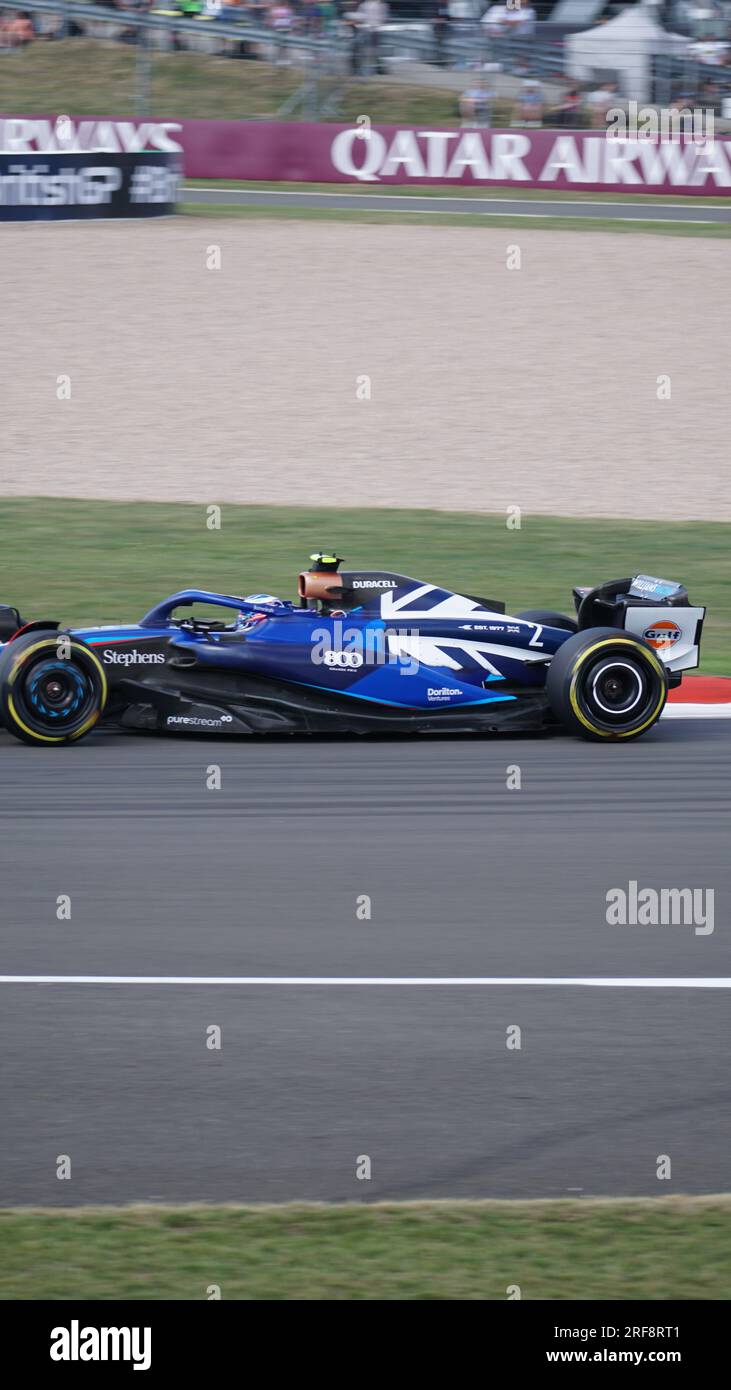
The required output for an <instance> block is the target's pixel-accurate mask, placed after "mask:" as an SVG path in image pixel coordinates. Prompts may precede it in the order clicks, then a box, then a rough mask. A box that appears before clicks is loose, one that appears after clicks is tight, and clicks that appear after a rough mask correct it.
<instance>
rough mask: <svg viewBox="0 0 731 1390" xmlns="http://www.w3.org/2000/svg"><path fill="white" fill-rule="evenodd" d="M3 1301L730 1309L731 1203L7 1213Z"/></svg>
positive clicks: (0, 1234)
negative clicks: (511, 1295)
mask: <svg viewBox="0 0 731 1390" xmlns="http://www.w3.org/2000/svg"><path fill="white" fill-rule="evenodd" d="M0 1244H1V1246H2V1251H3V1258H2V1261H0V1298H5V1299H7V1298H29V1299H111V1298H119V1299H201V1300H204V1299H206V1298H207V1297H209V1296H210V1295H208V1293H207V1290H208V1288H209V1287H210V1285H212V1284H214V1285H218V1286H219V1287H220V1290H221V1297H222V1298H226V1299H290V1300H291V1299H328V1300H334V1299H499V1300H503V1301H504V1300H505V1299H506V1298H507V1289H508V1287H509V1286H510V1285H515V1284H517V1285H519V1286H520V1290H521V1295H522V1297H523V1299H594V1298H596V1299H633V1298H636V1299H662V1300H665V1299H701V1298H702V1299H728V1298H731V1198H729V1197H698V1198H687V1197H666V1198H653V1199H649V1198H648V1199H634V1200H618V1201H609V1200H581V1201H576V1200H572V1201H545V1202H543V1201H538V1202H457V1201H455V1202H451V1201H448V1202H415V1203H404V1204H397V1203H385V1202H384V1203H378V1204H373V1205H348V1206H330V1207H327V1206H306V1205H291V1206H281V1207H237V1206H228V1207H227V1206H214V1207H203V1206H190V1207H169V1208H164V1207H144V1206H141V1207H127V1208H114V1207H109V1208H98V1207H97V1208H88V1209H84V1208H76V1209H72V1210H69V1211H52V1210H43V1211H39V1210H33V1209H18V1210H7V1209H6V1210H4V1211H0Z"/></svg>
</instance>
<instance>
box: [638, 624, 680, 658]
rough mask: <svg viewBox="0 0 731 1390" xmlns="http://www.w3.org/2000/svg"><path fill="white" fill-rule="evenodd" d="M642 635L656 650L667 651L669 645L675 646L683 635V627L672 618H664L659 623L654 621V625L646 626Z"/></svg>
mask: <svg viewBox="0 0 731 1390" xmlns="http://www.w3.org/2000/svg"><path fill="white" fill-rule="evenodd" d="M642 636H643V637H644V639H645V641H646V642H649V644H650V646H651V647H654V648H655V651H656V652H661V651H666V650H667V649H668V648H669V647H674V646H675V643H676V642H679V641H680V638H681V637H682V636H683V632H682V629H681V628H679V627H678V624H677V623H674V622H673V621H672V619H671V618H663V619H662V621H661V622H659V623H653V624H652V627H647V628H645V631H644V632H643V634H642Z"/></svg>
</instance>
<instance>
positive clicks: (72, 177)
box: [0, 150, 180, 222]
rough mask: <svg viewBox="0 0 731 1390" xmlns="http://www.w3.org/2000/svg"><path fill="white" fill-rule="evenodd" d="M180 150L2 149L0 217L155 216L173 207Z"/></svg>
mask: <svg viewBox="0 0 731 1390" xmlns="http://www.w3.org/2000/svg"><path fill="white" fill-rule="evenodd" d="M179 164H180V155H179V154H172V153H163V152H161V151H160V150H155V151H152V152H146V153H144V154H114V153H110V152H109V151H104V152H101V153H97V152H94V151H92V152H86V151H84V152H79V151H76V152H74V153H68V152H65V153H63V154H55V153H43V154H40V153H33V152H31V153H28V154H0V222H34V221H44V222H49V221H57V220H59V219H60V220H67V219H70V218H73V219H74V220H76V219H79V218H110V217H159V216H163V215H165V214H166V213H172V212H174V211H175V203H176V199H177V189H178V184H179V167H178V166H179Z"/></svg>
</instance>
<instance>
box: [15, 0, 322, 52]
mask: <svg viewBox="0 0 731 1390" xmlns="http://www.w3.org/2000/svg"><path fill="white" fill-rule="evenodd" d="M0 9H6V10H18V9H22V10H29V11H31V12H33V13H36V14H54V15H58V16H59V18H60V19H62V20H64V21H65V22H68V21H69V20H70V19H77V20H78V19H85V20H87V21H93V23H94V24H111V25H113V26H114V27H115V28H117V29H120V28H122V29H138V30H142V31H143V32H147V31H155V30H156V31H158V32H161V31H162V32H165V31H170V30H174V31H175V33H182V34H194V35H196V36H197V37H200V36H201V35H202V34H204V33H208V34H210V35H211V36H212V37H215V38H223V39H234V40H236V41H237V42H239V43H240V42H241V41H242V40H243V39H251V40H252V42H259V43H268V44H272V43H276V44H277V45H280V44H281V45H283V46H284V47H291V48H306V49H309V50H311V51H314V52H322V53H327V52H331V51H332V48H333V43H332V40H331V39H330V38H325V39H319V38H315V37H314V36H313V35H310V34H282V33H280V32H279V31H278V30H277V31H275V30H273V29H270V28H268V27H267V26H265V25H261V24H253V23H252V22H251V20H250V19H241V20H236V21H230V20H226V19H221V18H220V17H219V16H218V15H210V16H206V17H205V18H204V19H203V18H196V19H187V18H186V16H185V15H183V14H181V15H180V16H178V15H167V14H150V13H149V12H148V11H139V10H134V9H131V10H125V9H110V8H108V7H107V6H106V5H84V4H81V3H79V0H0Z"/></svg>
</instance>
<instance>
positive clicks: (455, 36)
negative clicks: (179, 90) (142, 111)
mask: <svg viewBox="0 0 731 1390" xmlns="http://www.w3.org/2000/svg"><path fill="white" fill-rule="evenodd" d="M354 4H355V0H354ZM19 6H20V7H21V8H22V9H24V10H28V11H30V12H32V13H34V14H51V15H56V16H57V17H58V18H59V19H60V20H61V21H62V24H64V25H67V24H68V22H69V21H70V20H76V21H82V22H86V23H87V24H93V25H94V26H95V27H96V26H99V25H108V26H110V27H112V28H115V29H117V30H123V29H136V30H138V31H139V32H140V33H143V34H145V35H151V34H160V35H162V34H165V33H175V34H179V35H186V36H190V37H191V38H195V39H201V38H204V39H209V40H212V41H213V42H214V44H215V42H216V41H217V40H219V39H220V40H230V41H231V42H233V43H241V42H250V43H251V44H253V45H259V46H260V47H261V48H263V49H264V50H270V51H271V50H278V51H280V52H281V51H282V50H287V51H289V52H290V53H291V54H292V57H293V59H295V60H296V57H297V55H298V54H299V55H300V56H301V57H302V58H303V61H304V62H305V63H309V62H311V61H312V60H313V59H316V58H322V59H323V60H326V59H327V58H330V59H332V60H334V61H335V62H336V63H337V62H339V63H341V64H342V66H343V70H345V69H346V68H347V67H348V63H349V59H350V56H351V54H352V50H353V46H354V44H355V46H356V47H357V46H358V41H359V37H360V35H359V33H358V31H357V30H356V31H355V33H354V31H353V29H352V28H351V26H349V25H347V24H346V23H344V22H343V21H340V22H339V23H338V24H337V26H336V27H335V28H334V29H333V30H332V32H330V33H329V34H327V35H324V36H322V37H320V36H316V35H313V34H307V33H284V32H282V31H281V30H275V29H272V28H270V27H269V26H267V25H263V24H257V23H255V22H254V21H252V20H251V19H250V18H249V17H247V16H243V15H242V16H241V18H236V19H231V18H228V17H227V16H226V15H225V13H223V14H221V13H219V14H213V13H211V14H207V15H206V16H205V17H203V16H201V17H196V18H192V19H191V18H188V17H186V16H185V15H183V14H180V15H172V14H151V13H149V12H148V11H144V12H141V11H138V10H135V9H129V10H126V9H112V8H109V7H108V6H105V5H95V4H84V3H82V2H81V0H0V9H12V10H17V9H18V8H19ZM224 9H225V7H224ZM361 35H362V31H361ZM360 58H361V61H360V64H359V68H358V70H357V71H353V70H351V75H352V76H354V77H356V76H357V77H368V76H374V75H376V69H378V70H379V71H380V73H381V75H382V74H383V69H384V67H385V68H387V70H388V71H389V73H390V74H391V75H394V76H397V75H398V66H399V65H400V64H401V63H403V62H407V61H411V62H415V63H422V64H425V65H429V66H439V67H446V68H450V69H457V70H460V69H464V70H465V72H468V71H469V70H470V69H475V68H482V67H483V66H484V64H486V63H488V64H489V63H493V64H499V67H500V70H501V71H503V72H506V73H508V74H510V73H512V72H514V70H515V69H519V71H520V74H521V75H524V76H528V77H538V78H541V79H543V80H545V81H554V82H555V81H556V80H558V79H560V78H561V76H562V71H563V45H562V41H561V40H557V39H551V40H545V39H544V40H543V41H540V40H538V39H537V38H532V39H522V38H516V37H512V36H510V35H505V36H502V37H500V38H497V39H496V38H493V37H490V36H489V35H487V34H485V33H484V32H483V31H482V29H481V26H480V24H479V22H478V21H476V20H474V21H470V20H463V21H458V22H455V24H454V26H453V27H452V28H451V30H450V32H448V33H446V34H445V36H444V38H443V40H441V41H440V40H439V39H438V38H437V37H436V36H435V34H434V32H433V30H432V26H431V25H430V24H429V23H428V21H425V22H423V23H421V22H419V23H414V24H408V23H406V24H403V25H402V24H392V23H390V24H387V25H385V26H384V27H383V28H382V29H381V30H379V33H378V52H377V61H376V55H374V54H373V53H372V52H369V51H368V50H366V49H365V46H364V51H363V52H362V53H361V55H360Z"/></svg>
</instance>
